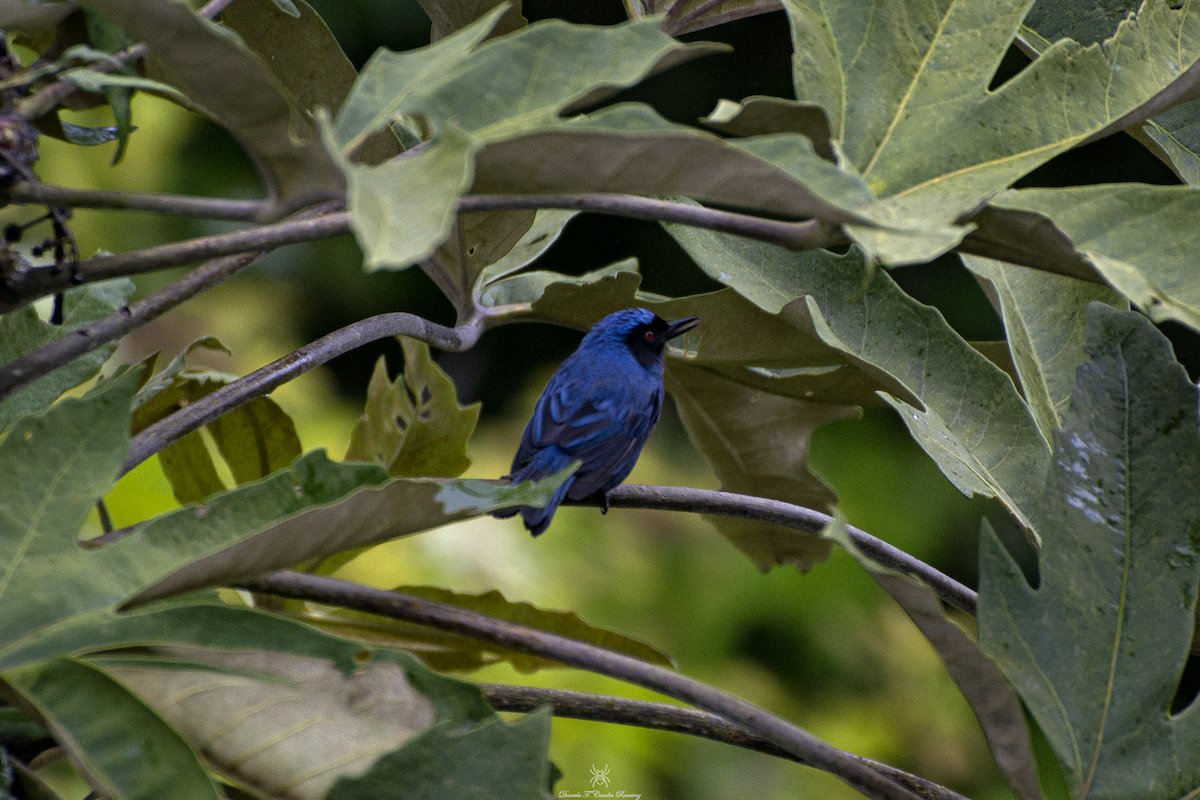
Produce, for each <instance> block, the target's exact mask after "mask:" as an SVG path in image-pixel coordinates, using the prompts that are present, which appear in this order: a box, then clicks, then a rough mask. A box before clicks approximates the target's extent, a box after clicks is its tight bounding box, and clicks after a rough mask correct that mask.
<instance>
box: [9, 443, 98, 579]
mask: <svg viewBox="0 0 1200 800" xmlns="http://www.w3.org/2000/svg"><path fill="white" fill-rule="evenodd" d="M84 444H85V442H84V441H79V442H77V443H76V445H75V452H74V453H72V454H71V456H70V457H68V458H67V459H66V460H65V461H64V462H63V464H62V466H61V467H60V468H59V469H58V471H57V472H55V474H54V477H53V478H51V480H50V483H49V484H48V485H47V486H46V491H45V492H43V494H42V501H41V503H39V504H38V507H37V510H36V511H34V513H33V515H32V517H31V518H30V522H29V526H28V528H26V534H25V536H24V537H22V539H21V542H20V544H18V545H17V552H16V554H15V555H13V558H12V561H10V562H9V563H8V566H7V567H5V569H4V574H3V575H0V598H3V597H4V593H5V592H6V591H7V590H8V585H9V583H11V582H12V577H13V575H15V574H16V572H17V568H18V567H19V566H20V565H21V562H22V561H23V560H24V559H25V554H26V552H27V551H28V550H29V547H30V545H31V544H32V543H33V540H34V538H36V534H37V528H38V525H39V524H40V522H41V518H42V516H43V515H45V513H46V509H47V508H48V507H49V505H50V500H51V498H52V497H54V496H55V489H56V487H57V486H58V484H59V482H60V481H61V480H62V478H63V476H64V475H67V474H68V473H70V472H71V467H72V466H73V465H74V464H75V462H76V461H77V460H78V459H79V456H80V455H81V454H82V452H83V447H84Z"/></svg>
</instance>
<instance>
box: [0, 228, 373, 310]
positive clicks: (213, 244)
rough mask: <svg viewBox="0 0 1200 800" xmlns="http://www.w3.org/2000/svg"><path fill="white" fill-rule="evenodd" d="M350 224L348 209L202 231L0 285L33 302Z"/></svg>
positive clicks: (324, 234)
mask: <svg viewBox="0 0 1200 800" xmlns="http://www.w3.org/2000/svg"><path fill="white" fill-rule="evenodd" d="M349 230H350V215H349V214H347V213H346V212H344V211H340V212H335V213H332V214H325V215H323V216H319V217H315V218H311V219H299V220H297V219H293V220H290V221H287V222H280V223H277V224H275V225H263V226H261V227H258V228H251V229H250V230H245V231H237V232H236V233H225V234H219V235H216V236H204V237H201V238H199V239H190V240H188V241H186V242H174V243H172V244H164V245H159V246H158V247H147V248H145V249H143V250H131V251H129V252H127V253H117V254H116V255H111V256H95V257H93V258H89V259H86V260H85V261H80V262H79V264H78V265H76V267H75V268H74V269H71V270H64V269H59V268H57V267H35V268H33V269H29V270H24V271H22V272H18V273H15V274H13V275H11V276H9V277H8V278H6V279H5V280H4V282H3V286H0V292H2V293H3V295H4V296H6V297H7V296H11V297H13V298H15V299H16V301H17V302H29V301H31V300H36V299H37V298H39V297H44V296H45V295H48V294H53V293H55V292H61V291H64V290H66V289H69V288H71V287H72V286H79V285H80V284H85V283H95V282H97V281H106V280H111V279H112V278H119V277H123V276H126V275H138V274H141V273H143V272H153V271H155V270H160V269H168V268H171V267H181V266H184V265H186V264H193V263H195V262H197V261H204V260H206V259H210V258H218V257H220V256H227V255H233V254H235V253H245V252H249V251H255V252H259V251H267V250H274V249H275V248H276V247H282V246H283V245H285V244H295V243H297V242H308V241H312V240H314V239H327V238H329V237H330V236H337V235H339V234H343V233H347V232H349Z"/></svg>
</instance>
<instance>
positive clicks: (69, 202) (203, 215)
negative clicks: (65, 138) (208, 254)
mask: <svg viewBox="0 0 1200 800" xmlns="http://www.w3.org/2000/svg"><path fill="white" fill-rule="evenodd" d="M7 195H8V201H9V202H10V203H18V204H22V205H29V204H37V205H45V206H57V207H58V208H102V209H112V210H116V211H151V212H154V213H157V214H170V215H173V216H178V217H192V218H193V219H223V220H231V221H234V222H254V221H255V220H257V219H258V218H259V216H260V215H261V214H262V213H263V211H264V210H265V209H267V208H268V204H267V203H266V202H265V201H263V200H225V199H223V198H219V197H218V198H213V197H189V196H187V195H179V194H143V193H140V192H106V191H99V190H95V189H68V188H67V187H65V186H51V185H49V184H46V183H38V182H37V181H17V182H16V183H14V184H13V185H12V186H10V187H8V190H7Z"/></svg>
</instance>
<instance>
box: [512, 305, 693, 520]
mask: <svg viewBox="0 0 1200 800" xmlns="http://www.w3.org/2000/svg"><path fill="white" fill-rule="evenodd" d="M699 324H700V319H699V318H698V317H685V318H684V319H677V320H675V321H674V322H667V321H666V320H664V319H662V318H661V317H659V316H658V315H657V314H654V313H653V312H651V311H647V310H646V309H644V308H627V309H625V310H624V311H618V312H616V313H615V314H609V315H608V316H607V317H605V318H604V319H602V320H600V321H599V322H597V323H596V324H595V325H594V326H593V327H592V330H591V331H590V332H589V333H588V334H587V336H584V337H583V341H582V342H581V343H580V345H579V349H578V350H576V351H575V352H574V353H572V354H571V356H570V357H569V358H568V359H567V360H566V361H564V362H563V364H562V366H561V367H559V368H558V371H557V372H555V373H554V377H552V378H551V379H550V383H548V384H547V385H546V389H545V391H544V392H542V396H541V399H539V400H538V402H537V406H536V408H534V410H533V418H532V419H530V420H529V424H528V425H526V426H525V433H524V435H523V436H522V437H521V446H520V448H518V450H517V455H516V457H515V458H514V459H513V465H512V474H511V475H509V476H508V477H509V478H511V479H512V481H513V482H514V483H515V482H517V481H528V480H536V479H538V478H544V477H546V476H547V475H552V474H554V473H555V472H558V471H559V470H562V469H565V468H566V467H568V466H570V465H571V462H573V461H579V462H581V463H580V466H579V469H577V470H576V471H575V473H574V474H572V475H571V476H570V477H569V478H567V480H566V481H565V482H563V484H562V485H561V486H559V487H558V489H557V490H556V491H555V492H554V496H553V497H552V498H551V499H550V502H549V504H547V506H546V507H545V508H532V507H530V506H522V507H521V508H512V509H506V510H504V511H500V512H498V513H496V515H495V516H497V517H511V516H513V515H514V514H516V513H517V512H518V511H520V512H521V517H522V518H523V519H524V520H525V527H526V528H528V529H529V532H530V533H532V534H533V535H534V536H537V535H538V534H539V533H542V532H543V531H545V530H546V528H547V527H548V526H549V525H550V520H552V519H553V518H554V512H555V511H557V510H558V506H559V505H560V504H561V503H562V502H563V500H565V499H566V498H568V497H569V498H571V499H572V500H582V499H584V498H585V497H591V496H593V495H596V494H599V495H600V496H601V498H602V500H603V503H604V510H605V511H607V510H608V492H609V490H610V489H612V488H613V487H614V486H616V485H617V484H619V483H620V482H621V481H623V480H625V477H626V476H627V475H629V473H630V471H632V470H633V465H634V464H635V463H637V460H638V456H639V455H640V454H641V452H642V446H643V445H645V444H646V440H647V439H649V438H650V433H651V432H652V431H653V430H654V426H655V425H657V424H658V416H659V414H660V413H661V412H662V402H663V349H664V348H665V347H666V345H667V342H668V341H670V340H671V339H674V338H675V337H676V336H679V335H680V334H682V333H686V332H687V331H690V330H691V329H692V328H694V327H696V326H697V325H699Z"/></svg>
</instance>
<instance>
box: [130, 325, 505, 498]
mask: <svg viewBox="0 0 1200 800" xmlns="http://www.w3.org/2000/svg"><path fill="white" fill-rule="evenodd" d="M482 333H483V322H482V320H478V319H477V320H475V321H472V322H469V323H467V324H464V325H460V326H458V327H456V328H447V327H445V326H444V325H438V324H437V323H434V322H430V321H429V320H426V319H422V318H421V317H418V316H416V315H414V314H406V313H404V312H401V311H396V312H393V313H391V314H379V315H377V316H374V317H368V318H367V319H364V320H360V321H359V322H355V323H353V324H352V325H347V326H346V327H344V328H340V329H338V330H336V331H334V332H333V333H330V334H327V335H325V336H323V337H321V338H320V339H317V340H316V341H315V342H312V343H311V344H307V345H305V346H304V347H301V348H300V349H299V350H296V351H294V352H292V353H289V354H288V355H286V356H284V357H283V358H281V359H279V360H278V361H273V362H271V363H270V364H268V365H266V366H265V367H262V368H261V369H258V370H255V371H254V372H252V373H250V374H249V375H246V376H245V377H243V378H239V379H238V380H236V381H234V382H233V383H230V384H227V385H225V386H223V387H221V388H220V389H218V390H217V391H215V392H213V393H212V394H210V395H207V396H206V397H204V398H202V399H200V400H197V401H196V402H194V403H190V404H188V405H187V406H184V407H183V408H181V409H180V410H179V411H176V412H175V413H174V414H172V415H171V416H169V417H166V418H165V419H162V420H159V421H158V422H156V423H154V424H153V425H151V426H150V427H148V428H146V429H145V430H144V431H142V432H141V433H139V434H138V435H137V436H135V437H133V439H132V440H131V441H130V443H129V457H128V458H127V459H126V460H125V465H124V466H123V467H122V468H121V474H122V475H124V474H125V473H127V472H129V470H131V469H133V468H134V467H136V466H137V465H138V464H140V463H142V462H143V461H145V460H146V459H147V458H149V457H150V456H152V455H154V454H155V453H159V452H161V451H163V450H165V449H166V448H167V447H169V446H171V445H172V444H174V443H175V442H177V441H179V440H180V439H181V438H183V437H184V436H186V435H187V434H188V433H191V432H192V431H194V430H196V429H197V428H200V427H202V426H204V425H207V424H208V423H210V422H212V421H213V420H215V419H217V418H218V417H220V416H222V415H224V414H228V413H229V412H230V411H233V410H234V409H235V408H238V407H240V406H243V405H245V404H246V403H249V402H250V401H251V400H253V399H254V398H256V397H260V396H262V395H264V394H266V393H267V392H270V391H271V390H272V389H274V388H275V387H277V386H279V385H281V384H284V383H287V382H288V381H290V380H292V379H293V378H297V377H299V376H300V375H303V374H304V373H306V372H308V371H309V370H310V369H312V368H314V367H319V366H320V365H322V364H324V363H325V362H327V361H330V360H332V359H334V358H337V357H338V356H340V355H342V354H344V353H348V352H350V351H351V350H354V349H355V348H358V347H362V346H363V345H365V344H369V343H371V342H374V341H376V340H378V339H385V338H387V337H389V336H411V337H413V338H414V339H420V340H421V341H423V342H426V343H428V344H431V345H433V346H434V347H437V348H440V349H442V350H450V351H461V350H467V349H469V348H470V347H471V346H472V345H474V344H475V342H476V341H478V340H479V336H480V335H481V334H482Z"/></svg>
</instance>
